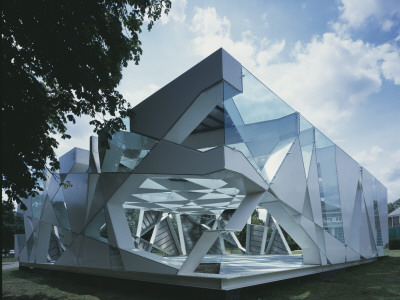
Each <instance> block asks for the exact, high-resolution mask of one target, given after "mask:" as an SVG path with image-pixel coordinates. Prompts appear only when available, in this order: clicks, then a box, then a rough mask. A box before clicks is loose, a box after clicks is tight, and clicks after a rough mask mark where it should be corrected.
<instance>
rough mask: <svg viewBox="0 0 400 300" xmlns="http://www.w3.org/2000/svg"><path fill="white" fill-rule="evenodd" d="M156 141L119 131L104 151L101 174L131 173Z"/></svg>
mask: <svg viewBox="0 0 400 300" xmlns="http://www.w3.org/2000/svg"><path fill="white" fill-rule="evenodd" d="M156 142H157V141H156V140H154V139H151V138H149V137H146V136H142V135H140V134H136V133H133V132H125V131H120V132H117V133H115V134H114V135H113V137H112V140H110V141H109V144H110V148H109V149H106V150H105V156H104V160H103V162H102V166H101V171H102V172H131V171H133V169H134V168H135V167H136V166H137V165H138V164H139V163H140V162H141V161H142V159H143V158H144V157H145V156H146V155H147V154H148V153H149V151H150V150H151V149H152V148H153V146H154V145H155V144H156Z"/></svg>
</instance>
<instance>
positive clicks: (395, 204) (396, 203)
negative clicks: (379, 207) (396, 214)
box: [388, 198, 400, 214]
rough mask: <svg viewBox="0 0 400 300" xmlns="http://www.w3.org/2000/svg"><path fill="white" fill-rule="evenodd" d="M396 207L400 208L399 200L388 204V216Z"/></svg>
mask: <svg viewBox="0 0 400 300" xmlns="http://www.w3.org/2000/svg"><path fill="white" fill-rule="evenodd" d="M398 207H400V198H399V199H397V200H396V201H393V202H389V203H388V214H390V213H391V212H393V211H395V210H396V209H397V208H398Z"/></svg>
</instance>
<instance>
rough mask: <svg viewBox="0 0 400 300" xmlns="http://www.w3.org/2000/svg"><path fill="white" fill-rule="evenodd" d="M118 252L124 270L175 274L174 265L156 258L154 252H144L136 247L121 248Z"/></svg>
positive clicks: (176, 270)
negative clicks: (127, 249) (128, 249)
mask: <svg viewBox="0 0 400 300" xmlns="http://www.w3.org/2000/svg"><path fill="white" fill-rule="evenodd" d="M120 253H121V258H122V261H123V264H124V267H125V270H126V271H133V272H143V273H159V274H170V275H175V274H176V273H177V272H178V269H177V268H176V266H173V265H169V264H168V261H167V260H165V259H161V258H158V257H157V255H155V254H151V253H145V252H144V251H141V250H137V249H136V250H131V251H126V250H121V251H120ZM146 254H148V255H146Z"/></svg>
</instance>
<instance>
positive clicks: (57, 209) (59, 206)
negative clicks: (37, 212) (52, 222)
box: [51, 188, 71, 230]
mask: <svg viewBox="0 0 400 300" xmlns="http://www.w3.org/2000/svg"><path fill="white" fill-rule="evenodd" d="M51 204H52V206H53V210H54V214H55V215H56V218H57V220H58V223H59V224H60V226H61V227H62V228H65V229H68V230H71V225H70V223H69V218H68V212H67V206H66V205H65V201H64V194H63V192H62V188H59V189H58V192H57V194H56V195H55V196H54V198H53V200H52V201H51Z"/></svg>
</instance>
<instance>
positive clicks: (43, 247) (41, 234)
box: [35, 222, 51, 263]
mask: <svg viewBox="0 0 400 300" xmlns="http://www.w3.org/2000/svg"><path fill="white" fill-rule="evenodd" d="M38 226H39V227H38V235H37V238H36V240H35V247H36V251H35V254H36V263H47V253H48V251H49V244H50V234H51V225H50V224H49V223H45V222H39V225H38Z"/></svg>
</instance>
